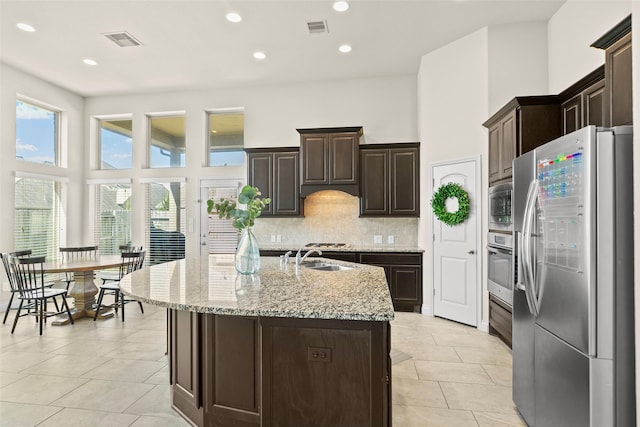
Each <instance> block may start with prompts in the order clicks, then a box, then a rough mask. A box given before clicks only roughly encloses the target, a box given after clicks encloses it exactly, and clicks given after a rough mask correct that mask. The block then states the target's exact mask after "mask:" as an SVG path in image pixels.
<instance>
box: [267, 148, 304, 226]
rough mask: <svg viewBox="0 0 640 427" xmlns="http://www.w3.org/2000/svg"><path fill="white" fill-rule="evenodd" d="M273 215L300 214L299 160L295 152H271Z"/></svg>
mask: <svg viewBox="0 0 640 427" xmlns="http://www.w3.org/2000/svg"><path fill="white" fill-rule="evenodd" d="M273 163H274V166H275V167H274V169H275V170H274V177H273V200H272V201H271V204H270V205H269V206H272V208H271V209H272V211H273V214H274V215H300V173H299V169H298V168H299V165H300V160H299V156H298V153H297V152H285V153H278V152H276V153H273Z"/></svg>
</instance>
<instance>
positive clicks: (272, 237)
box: [271, 234, 276, 243]
mask: <svg viewBox="0 0 640 427" xmlns="http://www.w3.org/2000/svg"><path fill="white" fill-rule="evenodd" d="M275 242H276V235H275V234H272V235H271V243H275Z"/></svg>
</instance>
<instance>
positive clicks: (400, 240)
mask: <svg viewBox="0 0 640 427" xmlns="http://www.w3.org/2000/svg"><path fill="white" fill-rule="evenodd" d="M303 202H304V218H258V219H257V220H256V224H255V227H254V234H255V235H256V237H257V239H258V242H259V243H260V245H264V246H268V245H270V244H275V242H272V241H271V236H280V242H278V243H284V244H292V245H293V246H298V245H303V244H305V243H310V242H334V243H348V244H350V245H352V246H402V247H417V246H418V218H391V217H384V218H360V217H359V216H358V215H359V199H358V198H357V197H354V196H352V195H350V194H347V193H343V192H341V191H333V190H326V191H319V192H316V193H313V194H311V195H309V196H308V197H306V198H305V199H304V201H303ZM375 235H378V236H381V237H382V243H374V236H375ZM388 236H393V240H394V243H393V244H389V243H388Z"/></svg>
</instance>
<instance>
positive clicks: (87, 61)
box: [82, 58, 98, 65]
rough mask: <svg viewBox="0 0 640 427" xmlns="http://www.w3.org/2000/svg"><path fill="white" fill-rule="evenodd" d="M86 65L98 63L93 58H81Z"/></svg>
mask: <svg viewBox="0 0 640 427" xmlns="http://www.w3.org/2000/svg"><path fill="white" fill-rule="evenodd" d="M82 62H84V63H85V64H87V65H98V62H97V61H96V60H95V59H91V58H85V59H83V60H82Z"/></svg>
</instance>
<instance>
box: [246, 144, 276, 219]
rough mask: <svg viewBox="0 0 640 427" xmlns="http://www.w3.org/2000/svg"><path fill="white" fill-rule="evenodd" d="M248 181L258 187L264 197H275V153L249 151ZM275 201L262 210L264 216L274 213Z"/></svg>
mask: <svg viewBox="0 0 640 427" xmlns="http://www.w3.org/2000/svg"><path fill="white" fill-rule="evenodd" d="M247 159H248V161H249V170H248V181H249V185H251V186H253V187H258V188H259V189H260V192H261V193H262V197H263V198H264V197H271V198H275V194H274V191H273V154H272V153H249V155H248V156H247ZM273 206H274V203H273V202H272V203H270V204H268V205H267V206H266V207H265V209H264V210H263V211H262V216H269V215H273Z"/></svg>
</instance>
